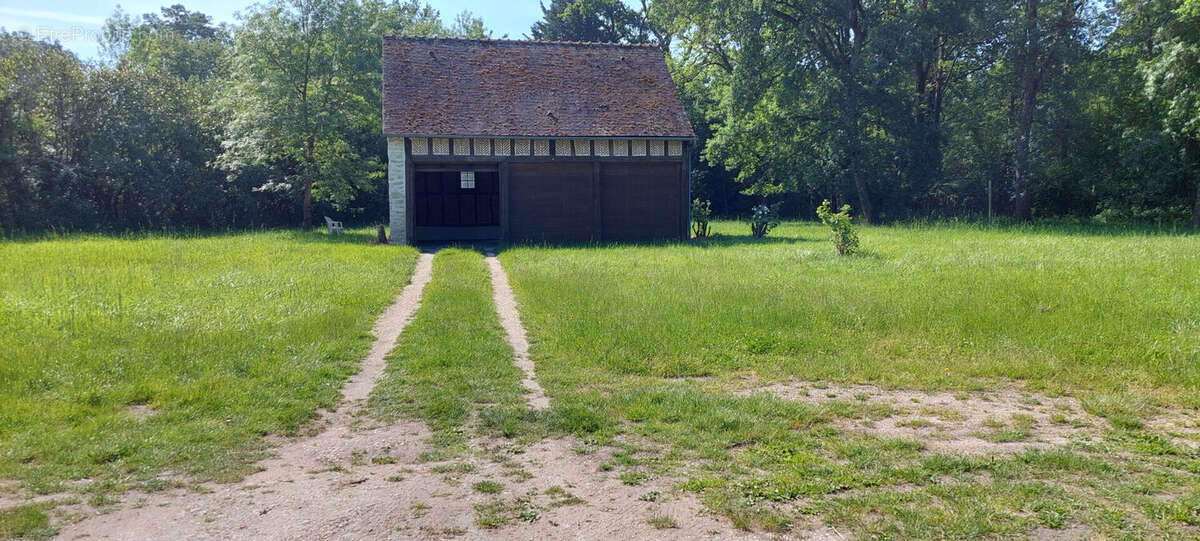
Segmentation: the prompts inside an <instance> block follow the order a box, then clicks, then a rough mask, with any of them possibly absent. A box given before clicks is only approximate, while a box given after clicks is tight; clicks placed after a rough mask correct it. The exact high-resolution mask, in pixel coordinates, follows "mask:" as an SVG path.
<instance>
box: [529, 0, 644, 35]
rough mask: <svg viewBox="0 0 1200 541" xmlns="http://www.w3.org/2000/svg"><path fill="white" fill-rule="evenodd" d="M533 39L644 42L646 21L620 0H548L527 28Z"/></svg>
mask: <svg viewBox="0 0 1200 541" xmlns="http://www.w3.org/2000/svg"><path fill="white" fill-rule="evenodd" d="M529 33H530V35H531V36H533V39H538V40H550V41H596V42H626V43H645V42H646V41H649V30H648V28H647V23H646V21H645V19H644V17H643V16H642V14H641V13H638V12H637V11H635V10H633V9H631V8H630V7H629V6H627V5H625V2H622V1H621V0H551V1H550V6H549V7H547V6H546V5H545V4H542V19H541V20H539V21H537V22H535V23H533V27H532V28H531V29H530V31H529Z"/></svg>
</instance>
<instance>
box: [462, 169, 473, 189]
mask: <svg viewBox="0 0 1200 541" xmlns="http://www.w3.org/2000/svg"><path fill="white" fill-rule="evenodd" d="M458 187H459V188H460V189H463V190H474V189H475V172H474V171H462V172H460V173H459V174H458Z"/></svg>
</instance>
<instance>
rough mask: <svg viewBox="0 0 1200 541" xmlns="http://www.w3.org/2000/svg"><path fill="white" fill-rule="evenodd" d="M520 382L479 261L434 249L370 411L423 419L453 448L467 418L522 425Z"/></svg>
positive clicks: (438, 439)
mask: <svg viewBox="0 0 1200 541" xmlns="http://www.w3.org/2000/svg"><path fill="white" fill-rule="evenodd" d="M520 382H521V373H520V370H519V369H518V368H517V367H516V366H514V365H513V362H512V348H510V347H509V346H508V343H507V342H506V341H505V340H504V330H503V329H502V328H501V327H500V320H499V316H498V315H497V314H496V308H495V305H494V304H492V285H491V278H490V275H489V274H488V271H487V268H486V267H485V266H484V263H483V256H482V255H481V254H480V253H478V252H475V251H470V250H464V249H457V248H450V249H444V250H441V251H439V252H438V254H437V256H435V257H434V260H433V279H432V281H430V283H429V285H427V286H426V288H425V294H424V298H423V300H422V301H421V308H420V309H418V310H417V314H416V316H415V318H414V319H413V322H412V323H411V324H409V326H408V327H407V328H406V329H405V331H404V333H403V334H401V336H400V340H399V341H398V343H397V344H396V349H395V350H393V351H392V353H391V354H390V355H389V356H388V368H387V372H386V373H385V375H384V377H383V379H381V380H380V382H379V384H378V385H377V386H376V388H375V390H374V391H373V392H372V394H371V409H372V410H373V411H374V412H375V414H376V415H378V416H380V417H383V418H395V417H397V416H401V415H403V416H407V417H412V418H418V419H422V420H424V421H426V422H427V423H429V426H430V427H431V428H432V429H433V430H434V440H435V442H436V443H438V444H439V445H441V446H444V447H447V448H454V447H458V446H461V445H462V444H463V443H464V442H465V438H464V432H463V427H464V426H465V425H466V424H467V422H468V420H470V418H471V415H472V413H478V414H479V415H480V417H481V418H482V419H483V420H484V421H485V422H487V421H489V420H490V421H495V422H496V423H497V424H498V425H499V426H500V427H501V428H504V427H505V426H509V425H511V423H514V422H520V420H521V419H522V418H523V417H524V416H525V414H524V411H525V410H524V398H523V394H524V390H523V388H522V387H521V383H520ZM509 430H510V432H511V426H509ZM438 458H439V459H444V458H447V457H445V456H439V457H438Z"/></svg>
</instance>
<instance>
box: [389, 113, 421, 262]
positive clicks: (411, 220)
mask: <svg viewBox="0 0 1200 541" xmlns="http://www.w3.org/2000/svg"><path fill="white" fill-rule="evenodd" d="M415 169H416V167H414V166H413V159H412V142H411V140H410V139H409V138H407V137H405V138H404V223H405V227H404V238H403V239H400V242H402V243H404V244H412V243H413V227H414V226H415V225H416V223H417V221H416V207H417V205H416V203H415V202H414V201H413V199H414V194H415V193H416V191H415V188H414V187H413V184H414V183H415V182H416V172H415ZM392 241H393V242H395V235H393V238H392Z"/></svg>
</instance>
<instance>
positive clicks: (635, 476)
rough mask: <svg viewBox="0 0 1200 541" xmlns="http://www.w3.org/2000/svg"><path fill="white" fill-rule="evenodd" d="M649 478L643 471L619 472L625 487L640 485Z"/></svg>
mask: <svg viewBox="0 0 1200 541" xmlns="http://www.w3.org/2000/svg"><path fill="white" fill-rule="evenodd" d="M649 478H650V475H649V474H647V473H646V472H644V471H640V470H629V471H624V472H621V475H620V479H621V482H622V483H624V484H626V485H629V486H637V485H640V484H642V482H643V481H645V480H647V479H649Z"/></svg>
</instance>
